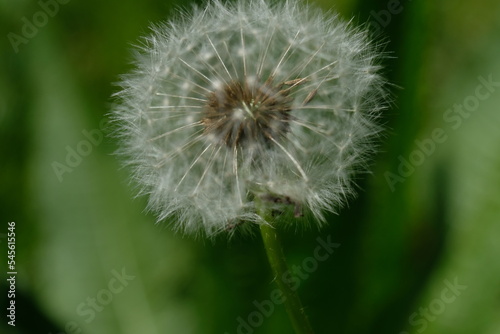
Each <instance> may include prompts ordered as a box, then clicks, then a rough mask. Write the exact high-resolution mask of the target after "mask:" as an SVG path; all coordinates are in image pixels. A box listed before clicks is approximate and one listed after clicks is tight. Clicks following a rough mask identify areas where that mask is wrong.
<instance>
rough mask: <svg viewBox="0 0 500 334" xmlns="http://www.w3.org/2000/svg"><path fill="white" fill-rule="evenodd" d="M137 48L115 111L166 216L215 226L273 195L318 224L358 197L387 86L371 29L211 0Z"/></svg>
mask: <svg viewBox="0 0 500 334" xmlns="http://www.w3.org/2000/svg"><path fill="white" fill-rule="evenodd" d="M141 49H142V50H141V52H139V53H138V55H137V56H136V62H135V63H136V69H135V70H134V71H133V73H131V74H129V75H126V76H124V77H123V80H122V82H121V87H122V90H121V92H120V93H118V94H117V96H118V103H117V105H116V107H115V108H114V110H113V117H114V119H115V120H116V123H117V124H118V128H119V129H118V133H119V135H120V137H121V139H122V150H121V153H122V154H123V155H124V156H125V157H126V162H127V163H128V164H130V165H131V166H133V169H134V178H135V179H136V181H137V182H138V184H139V185H140V186H141V190H142V191H141V193H142V194H147V195H149V208H150V209H151V210H152V211H154V212H155V213H157V216H158V219H159V220H164V219H166V218H169V217H171V218H173V219H172V221H173V222H174V224H175V225H174V226H175V228H176V229H177V230H181V231H183V232H186V233H198V232H204V233H206V234H207V235H214V234H217V233H219V232H222V231H228V230H232V228H233V227H234V226H237V225H239V224H240V223H241V222H247V223H248V222H257V223H258V222H260V221H261V218H260V217H259V215H258V213H257V212H256V202H259V203H261V205H262V203H263V202H264V205H267V206H268V207H270V208H272V210H273V212H283V211H286V210H292V211H293V212H295V215H296V216H299V215H300V214H301V213H302V212H305V213H307V212H310V213H312V215H313V216H314V217H315V218H316V221H317V222H318V223H319V224H321V223H322V222H323V220H324V219H323V217H324V216H323V215H324V213H325V211H335V210H336V209H337V208H339V207H340V206H341V205H342V204H343V203H344V201H345V199H346V198H347V197H348V196H349V195H352V194H353V186H352V177H353V174H354V173H355V172H357V171H360V170H361V171H363V170H364V169H365V165H366V159H367V157H369V156H370V154H371V153H372V151H373V144H372V143H371V141H372V139H373V138H374V136H375V135H376V134H377V133H378V131H379V127H378V126H377V125H376V122H375V119H376V118H377V116H378V114H379V112H380V110H381V109H383V108H384V106H385V96H386V94H385V91H384V81H383V79H382V78H381V76H380V75H379V74H378V71H379V66H378V65H377V61H378V59H380V54H379V53H377V52H376V50H375V48H374V47H373V44H371V43H370V41H369V39H368V36H367V34H366V32H365V31H363V30H360V29H355V28H353V27H351V26H350V25H349V24H347V23H345V22H343V21H342V20H340V19H339V18H338V17H337V16H335V15H326V14H323V13H322V12H321V11H319V10H317V9H314V8H311V7H310V6H308V5H304V4H301V3H300V2H299V1H285V2H283V3H270V2H269V1H265V0H250V1H239V2H237V3H235V4H231V3H227V4H225V3H222V2H220V1H211V2H210V3H209V4H208V5H207V7H206V8H203V9H201V8H194V9H193V12H192V13H191V14H185V15H183V16H182V18H180V19H178V20H176V21H172V22H169V23H166V24H162V25H159V26H155V27H153V33H152V35H151V36H149V37H147V38H146V39H145V43H144V45H143V46H142V48H141ZM266 203H267V204H266Z"/></svg>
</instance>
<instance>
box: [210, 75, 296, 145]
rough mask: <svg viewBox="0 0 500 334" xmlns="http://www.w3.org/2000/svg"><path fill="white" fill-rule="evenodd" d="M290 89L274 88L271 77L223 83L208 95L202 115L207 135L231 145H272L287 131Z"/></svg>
mask: <svg viewBox="0 0 500 334" xmlns="http://www.w3.org/2000/svg"><path fill="white" fill-rule="evenodd" d="M281 86H283V85H281ZM289 91H290V90H289V89H288V88H287V89H281V87H280V86H278V87H273V86H272V83H271V80H268V81H266V82H265V83H263V84H248V83H240V82H237V81H233V82H230V83H228V84H226V85H224V86H222V87H221V88H220V89H217V90H215V91H213V92H211V93H209V94H208V96H207V104H206V106H205V108H204V111H203V118H202V123H203V124H204V126H205V134H207V135H211V136H213V137H214V138H215V139H216V140H218V141H219V142H220V143H221V144H225V145H227V146H228V147H230V148H239V147H244V146H245V145H247V144H250V143H255V144H260V145H269V144H270V143H271V141H273V140H277V139H278V138H280V137H283V136H285V135H286V133H287V132H288V129H289V121H290V118H291V116H290V111H291V98H290V97H289Z"/></svg>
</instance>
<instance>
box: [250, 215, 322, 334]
mask: <svg viewBox="0 0 500 334" xmlns="http://www.w3.org/2000/svg"><path fill="white" fill-rule="evenodd" d="M262 218H264V219H265V220H266V221H269V220H267V219H266V218H269V217H264V216H263V217H262ZM260 233H261V234H262V239H263V240H264V247H265V249H266V253H267V258H268V260H269V264H270V265H271V269H272V271H273V276H274V277H275V280H276V283H277V284H278V288H279V289H280V290H281V292H282V294H283V299H284V304H285V308H286V311H287V313H288V316H289V317H290V320H291V322H292V325H293V328H294V329H295V333H297V334H313V330H312V327H311V325H310V324H309V320H308V319H307V316H306V314H305V312H304V307H302V303H301V301H300V298H299V295H298V294H297V292H296V291H295V290H296V289H294V288H293V287H292V286H291V285H290V283H289V281H290V279H289V277H290V275H291V272H290V270H289V269H288V266H287V264H286V260H285V255H284V254H283V248H282V247H281V242H280V239H279V236H278V233H277V232H276V229H275V228H274V227H272V226H270V225H268V224H261V225H260ZM285 277H288V279H286V278H285Z"/></svg>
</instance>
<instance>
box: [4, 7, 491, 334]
mask: <svg viewBox="0 0 500 334" xmlns="http://www.w3.org/2000/svg"><path fill="white" fill-rule="evenodd" d="M59 1H60V2H57V3H58V7H57V8H56V7H54V6H52V7H46V6H45V5H43V4H44V3H49V2H50V1H48V2H43V1H42V2H41V3H40V2H38V1H35V0H15V1H12V0H0V27H1V31H2V33H3V35H4V37H2V39H1V41H0V59H1V65H2V68H1V72H0V136H1V150H2V153H1V159H0V165H1V174H0V182H1V193H0V196H1V208H0V210H1V215H0V217H1V222H0V224H1V229H0V241H1V244H0V250H1V253H0V254H1V255H0V256H1V258H2V260H1V263H2V267H1V268H2V271H1V273H0V277H1V282H0V288H1V291H0V292H1V296H0V300H1V301H2V310H4V311H2V317H1V319H2V320H1V321H0V332H1V333H6V334H10V333H43V334H48V333H53V334H56V333H58V334H60V333H67V334H70V333H110V334H114V333H123V334H128V333H131V334H132V333H134V334H136V333H147V334H156V333H176V334H177V333H179V334H183V333H203V334H210V333H220V334H224V333H229V334H233V333H244V334H249V333H291V332H292V329H291V326H290V324H289V322H288V319H287V316H286V313H285V311H284V309H283V306H280V305H277V306H276V307H275V310H274V312H272V314H271V315H270V316H262V319H260V318H258V317H255V316H254V318H253V319H250V318H251V315H252V313H255V312H256V310H258V308H257V307H256V306H255V303H254V301H258V302H261V301H263V300H267V299H269V298H270V297H269V296H270V292H271V291H272V290H273V289H274V287H275V286H274V285H273V283H272V277H271V274H270V272H269V269H268V264H267V262H266V258H265V254H264V251H263V249H262V244H261V241H260V240H259V238H258V237H253V238H252V237H248V238H241V237H239V238H235V239H233V240H231V241H227V240H225V239H224V238H219V239H218V240H216V241H215V242H210V241H200V240H191V239H186V238H184V237H182V236H180V235H174V234H173V233H172V232H171V231H170V230H169V228H168V227H167V226H165V225H155V224H154V217H153V216H151V215H148V214H146V213H144V212H143V210H144V207H145V199H144V198H136V199H134V190H133V188H132V187H131V186H130V185H129V184H128V179H129V177H128V172H127V171H126V170H123V169H121V168H120V165H119V163H118V161H117V159H116V158H115V157H114V156H113V155H112V154H113V152H114V150H115V149H116V143H115V141H114V140H113V139H110V138H109V137H106V136H105V135H106V134H107V131H108V130H107V128H106V127H105V124H104V123H105V121H103V120H105V119H106V113H107V112H108V110H109V106H110V104H111V102H112V100H111V98H110V95H111V94H112V93H113V92H115V91H116V90H117V88H116V87H115V86H113V82H116V81H117V80H118V76H119V75H120V74H121V73H124V72H126V71H128V70H129V69H130V68H131V66H130V64H129V62H130V60H131V52H130V50H131V46H132V44H135V43H136V41H137V39H138V38H139V37H140V36H142V35H144V34H147V33H148V27H149V25H150V23H154V22H159V21H161V20H165V19H168V17H169V16H170V15H173V14H175V13H176V9H175V8H176V7H177V6H178V5H181V6H183V7H189V4H188V3H187V2H188V1H182V2H181V1H177V2H175V1H171V2H169V1H154V0H144V1H132V0H122V1H97V0H87V1H79V0H71V1H69V0H59ZM311 2H313V1H311ZM316 2H317V4H318V5H319V6H321V7H322V8H324V9H331V8H334V9H335V10H337V11H339V12H340V13H341V15H342V16H343V17H345V18H346V19H351V18H352V17H355V19H354V22H356V24H362V23H365V22H368V24H369V25H370V26H371V29H372V30H373V31H374V32H375V33H376V34H379V35H380V37H379V40H380V41H381V42H382V43H384V48H385V50H386V52H387V54H388V56H389V57H388V58H387V59H385V60H384V65H385V74H386V76H387V77H388V79H389V80H390V81H391V82H392V83H393V84H394V87H392V88H391V91H392V95H393V104H392V105H391V108H390V109H389V110H387V111H386V112H385V114H384V115H383V118H382V122H383V123H384V124H385V125H386V128H387V130H386V132H385V138H384V139H383V141H382V143H381V145H380V154H378V155H377V156H376V157H375V158H374V161H373V173H372V174H370V175H367V176H364V177H363V178H362V179H360V180H358V184H359V185H360V190H359V196H358V198H357V199H355V200H353V201H351V202H350V203H349V207H347V208H345V209H343V210H342V211H341V212H340V215H338V216H334V215H331V216H329V220H330V224H329V226H328V228H325V229H323V230H321V231H318V230H312V231H301V232H299V233H294V231H286V232H284V238H285V240H284V241H285V245H284V246H285V252H286V254H287V257H288V260H289V262H290V264H291V265H293V264H295V265H299V266H300V265H301V264H302V263H303V261H304V259H307V258H308V257H310V256H312V254H313V250H314V248H315V247H316V246H317V244H318V243H317V241H316V239H317V237H318V236H321V237H322V238H327V237H328V236H329V237H330V238H331V240H332V241H334V242H336V243H339V244H340V247H339V248H338V249H336V250H335V252H334V253H333V254H332V255H331V256H330V257H329V258H328V259H327V260H326V261H324V262H320V263H319V264H318V268H317V269H315V270H313V271H312V272H310V273H309V274H308V275H307V276H308V277H307V278H305V279H303V280H301V285H300V288H299V293H300V295H301V297H302V298H303V303H304V305H305V306H306V308H307V313H308V314H309V316H310V318H311V322H312V325H313V327H314V328H315V329H316V331H317V333H349V334H358V333H359V334H364V333H377V334H378V333H384V334H389V333H393V334H406V333H412V334H413V333H427V334H431V333H440V334H442V333H453V334H462V333H463V334H470V333H485V334H498V333H500V260H499V259H498V258H499V254H500V110H499V106H500V57H499V56H500V2H498V1H496V0H476V1H470V0H466V1H461V2H458V1H454V0H442V1H424V0H419V1H410V0H406V1H401V2H398V1H395V0H383V1H368V0H366V1H362V0H360V1H348V0H339V1H335V2H333V1H327V0H323V1H316ZM52 3H53V2H52ZM44 6H45V7H46V8H45V11H48V12H49V14H53V15H46V16H45V18H46V20H44V17H43V15H42V14H39V13H40V11H42V10H44ZM34 19H35V20H38V21H37V22H38V23H40V24H39V25H40V27H35V30H33V29H31V30H30V29H29V27H28V28H27V27H25V26H26V25H27V23H26V21H25V20H28V21H30V22H33V20H34ZM23 29H24V31H23ZM13 34H15V35H16V36H18V37H13V36H14V35H13ZM23 34H24V36H28V37H22V36H23ZM22 38H25V39H22ZM13 41H14V42H13ZM488 82H489V83H488ZM103 125H104V126H103ZM101 136H102V139H101ZM89 137H90V138H92V140H94V142H91V141H90V140H89ZM85 142H87V143H89V142H90V145H89V144H85ZM71 150H80V151H81V152H85V155H84V156H82V157H81V160H79V159H78V158H76V157H73V158H72V159H73V160H71V161H70V162H71V166H70V165H68V163H67V162H66V159H67V155H68V154H70V153H69V152H71ZM59 164H60V165H59ZM62 165H65V166H67V167H66V168H65V169H61V168H63V167H61V166H62ZM9 221H15V222H16V237H17V243H16V246H17V248H16V250H17V253H16V269H17V272H18V275H17V282H16V283H17V286H16V305H17V309H16V311H17V313H16V316H17V318H16V327H12V326H8V325H7V321H8V319H7V317H6V316H5V315H4V314H5V313H6V307H7V302H8V299H7V281H6V272H7V268H6V266H5V264H6V262H7V247H6V245H7V242H6V233H8V231H7V222H9ZM254 315H255V314H254ZM242 322H245V323H247V324H248V323H254V324H258V326H251V325H247V326H244V325H241V324H242ZM248 326H249V327H248Z"/></svg>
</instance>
